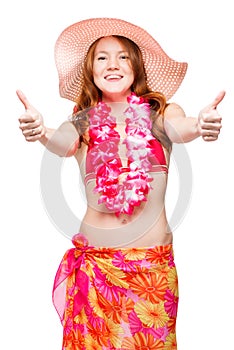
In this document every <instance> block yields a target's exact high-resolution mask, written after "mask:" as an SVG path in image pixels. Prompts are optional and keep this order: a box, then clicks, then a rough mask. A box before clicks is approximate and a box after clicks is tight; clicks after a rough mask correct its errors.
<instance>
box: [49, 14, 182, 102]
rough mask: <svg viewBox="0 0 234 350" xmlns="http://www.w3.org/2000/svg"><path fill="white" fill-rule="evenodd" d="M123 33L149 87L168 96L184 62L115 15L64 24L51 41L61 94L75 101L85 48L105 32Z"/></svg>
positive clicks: (172, 93)
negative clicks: (136, 50) (133, 47)
mask: <svg viewBox="0 0 234 350" xmlns="http://www.w3.org/2000/svg"><path fill="white" fill-rule="evenodd" d="M111 35H120V36H124V37H126V38H128V39H130V40H132V41H133V42H135V44H137V45H138V47H139V48H140V50H141V53H142V57H143V61H144V66H145V71H146V79H147V84H148V86H149V88H150V89H151V90H153V91H159V92H161V93H163V94H164V95H165V96H166V98H167V99H168V100H169V99H170V98H171V97H172V96H173V95H174V94H175V92H176V91H177V89H178V88H179V86H180V84H181V82H182V80H183V79H184V76H185V73H186V70H187V63H185V62H177V61H175V60H173V59H171V58H170V57H169V56H168V55H167V54H166V53H165V52H164V51H163V49H162V48H161V46H160V45H159V44H158V43H157V41H156V40H155V39H154V38H153V37H152V36H151V35H150V34H149V33H148V32H146V31H145V30H144V29H142V28H140V27H138V26H136V25H134V24H131V23H129V22H126V21H124V20H121V19H117V18H91V19H87V20H83V21H80V22H77V23H74V24H73V25H71V26H69V27H68V28H66V29H65V30H64V31H63V32H62V33H61V34H60V36H59V37H58V39H57V41H56V44H55V62H56V67H57V70H58V75H59V91H60V95H61V97H64V98H66V99H68V100H72V101H76V100H77V97H78V96H79V94H80V93H81V89H82V84H83V64H84V59H85V57H86V55H87V52H88V49H89V47H90V45H91V44H93V43H94V42H95V41H96V40H97V39H99V38H101V37H105V36H111Z"/></svg>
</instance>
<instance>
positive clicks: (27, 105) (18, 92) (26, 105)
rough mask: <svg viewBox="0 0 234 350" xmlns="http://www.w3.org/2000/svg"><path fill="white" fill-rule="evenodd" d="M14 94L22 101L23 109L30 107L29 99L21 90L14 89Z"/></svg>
mask: <svg viewBox="0 0 234 350" xmlns="http://www.w3.org/2000/svg"><path fill="white" fill-rule="evenodd" d="M16 95H17V96H18V98H19V100H20V101H21V102H22V103H23V105H24V108H25V110H28V109H30V108H32V105H31V104H30V102H29V100H28V99H27V97H26V96H25V95H24V93H23V92H22V91H21V90H16Z"/></svg>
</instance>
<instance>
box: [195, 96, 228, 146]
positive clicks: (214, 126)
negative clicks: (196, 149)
mask: <svg viewBox="0 0 234 350" xmlns="http://www.w3.org/2000/svg"><path fill="white" fill-rule="evenodd" d="M224 96H225V91H221V92H220V93H219V94H218V95H217V96H216V98H215V99H214V101H213V102H212V103H211V104H210V105H208V106H207V107H205V108H203V109H202V110H201V111H200V113H199V116H198V128H199V132H200V134H201V136H202V138H203V139H204V140H205V141H215V140H217V138H218V136H219V133H220V130H221V127H222V124H221V122H222V118H221V117H220V115H219V114H218V112H217V107H218V105H219V103H220V102H221V101H222V100H223V98H224Z"/></svg>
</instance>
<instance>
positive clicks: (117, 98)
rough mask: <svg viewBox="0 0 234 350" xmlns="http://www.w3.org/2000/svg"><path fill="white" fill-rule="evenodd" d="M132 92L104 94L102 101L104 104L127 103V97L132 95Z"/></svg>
mask: <svg viewBox="0 0 234 350" xmlns="http://www.w3.org/2000/svg"><path fill="white" fill-rule="evenodd" d="M130 93H131V92H128V93H126V94H107V95H106V94H103V95H102V101H103V102H106V103H108V102H125V103H126V102H127V97H128V96H129V95H130Z"/></svg>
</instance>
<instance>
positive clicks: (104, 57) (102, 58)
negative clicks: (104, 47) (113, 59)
mask: <svg viewBox="0 0 234 350" xmlns="http://www.w3.org/2000/svg"><path fill="white" fill-rule="evenodd" d="M105 59H106V56H99V57H98V58H97V60H98V61H104V60H105Z"/></svg>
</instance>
